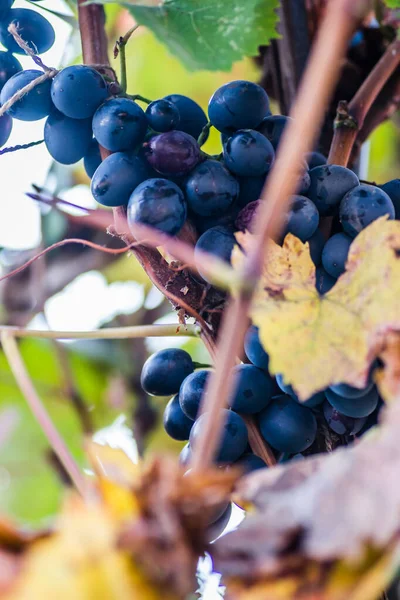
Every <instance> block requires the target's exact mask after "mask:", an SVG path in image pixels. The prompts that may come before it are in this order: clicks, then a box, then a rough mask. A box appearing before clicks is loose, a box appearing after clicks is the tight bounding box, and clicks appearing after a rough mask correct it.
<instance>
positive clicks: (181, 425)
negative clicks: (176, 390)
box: [163, 396, 193, 441]
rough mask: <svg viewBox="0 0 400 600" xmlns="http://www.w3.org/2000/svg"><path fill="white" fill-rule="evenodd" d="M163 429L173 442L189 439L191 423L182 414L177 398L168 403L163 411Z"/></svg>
mask: <svg viewBox="0 0 400 600" xmlns="http://www.w3.org/2000/svg"><path fill="white" fill-rule="evenodd" d="M163 423H164V429H165V431H166V432H167V433H168V435H169V436H170V437H172V439H173V440H178V441H184V440H188V439H189V435H190V430H191V429H192V425H193V421H192V420H191V419H188V418H187V416H186V415H185V414H184V413H183V412H182V409H181V407H180V405H179V398H178V396H174V397H173V398H171V400H170V401H169V402H168V404H167V406H166V407H165V410H164V417H163Z"/></svg>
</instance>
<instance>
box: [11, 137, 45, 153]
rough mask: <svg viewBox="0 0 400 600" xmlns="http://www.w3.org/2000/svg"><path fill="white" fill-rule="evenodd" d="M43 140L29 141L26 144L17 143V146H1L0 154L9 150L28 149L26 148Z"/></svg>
mask: <svg viewBox="0 0 400 600" xmlns="http://www.w3.org/2000/svg"><path fill="white" fill-rule="evenodd" d="M43 142H44V140H38V141H37V142H29V143H28V144H18V145H17V146H10V147H8V148H2V149H1V150H0V156H1V155H2V154H9V153H10V152H17V151H18V150H28V148H33V146H39V145H40V144H43Z"/></svg>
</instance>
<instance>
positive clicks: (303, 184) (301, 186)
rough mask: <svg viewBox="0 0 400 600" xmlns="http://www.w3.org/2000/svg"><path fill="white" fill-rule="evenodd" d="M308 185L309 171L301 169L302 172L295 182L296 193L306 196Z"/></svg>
mask: <svg viewBox="0 0 400 600" xmlns="http://www.w3.org/2000/svg"><path fill="white" fill-rule="evenodd" d="M310 185H311V177H310V173H309V172H308V171H303V174H302V175H301V176H300V177H299V180H298V182H297V190H296V193H297V194H298V195H299V196H306V195H307V192H308V190H309V189H310Z"/></svg>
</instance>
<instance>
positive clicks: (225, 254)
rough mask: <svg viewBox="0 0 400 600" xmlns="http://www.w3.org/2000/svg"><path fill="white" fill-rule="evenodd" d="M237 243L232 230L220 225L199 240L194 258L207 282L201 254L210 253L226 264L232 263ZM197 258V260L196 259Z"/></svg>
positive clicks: (212, 228)
mask: <svg viewBox="0 0 400 600" xmlns="http://www.w3.org/2000/svg"><path fill="white" fill-rule="evenodd" d="M235 243H236V240H235V236H234V235H233V233H232V230H231V229H229V228H228V227H223V226H222V225H218V226H217V227H211V229H207V231H205V232H204V233H203V234H202V235H201V236H200V237H199V239H198V240H197V243H196V246H195V248H194V258H195V261H196V264H197V268H198V271H199V273H200V275H201V276H202V278H203V279H204V280H205V281H208V279H207V273H206V272H205V270H204V269H203V268H202V267H201V258H200V256H199V253H200V252H209V253H210V254H213V255H214V256H217V257H218V258H220V259H221V260H223V261H224V262H226V263H230V261H231V255H232V250H233V247H234V245H235ZM196 257H197V258H196Z"/></svg>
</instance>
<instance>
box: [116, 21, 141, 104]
mask: <svg viewBox="0 0 400 600" xmlns="http://www.w3.org/2000/svg"><path fill="white" fill-rule="evenodd" d="M138 27H139V25H134V27H131V29H130V30H129V31H128V32H127V33H126V34H125V35H124V36H121V37H120V38H119V40H117V41H116V42H115V46H114V58H117V57H118V55H119V63H120V69H121V76H120V86H121V90H122V92H123V93H124V94H125V93H126V90H127V87H128V78H127V72H126V52H125V47H126V45H127V43H128V42H129V40H130V37H131V35H132V34H133V33H134V32H135V31H136V30H137V28H138Z"/></svg>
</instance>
